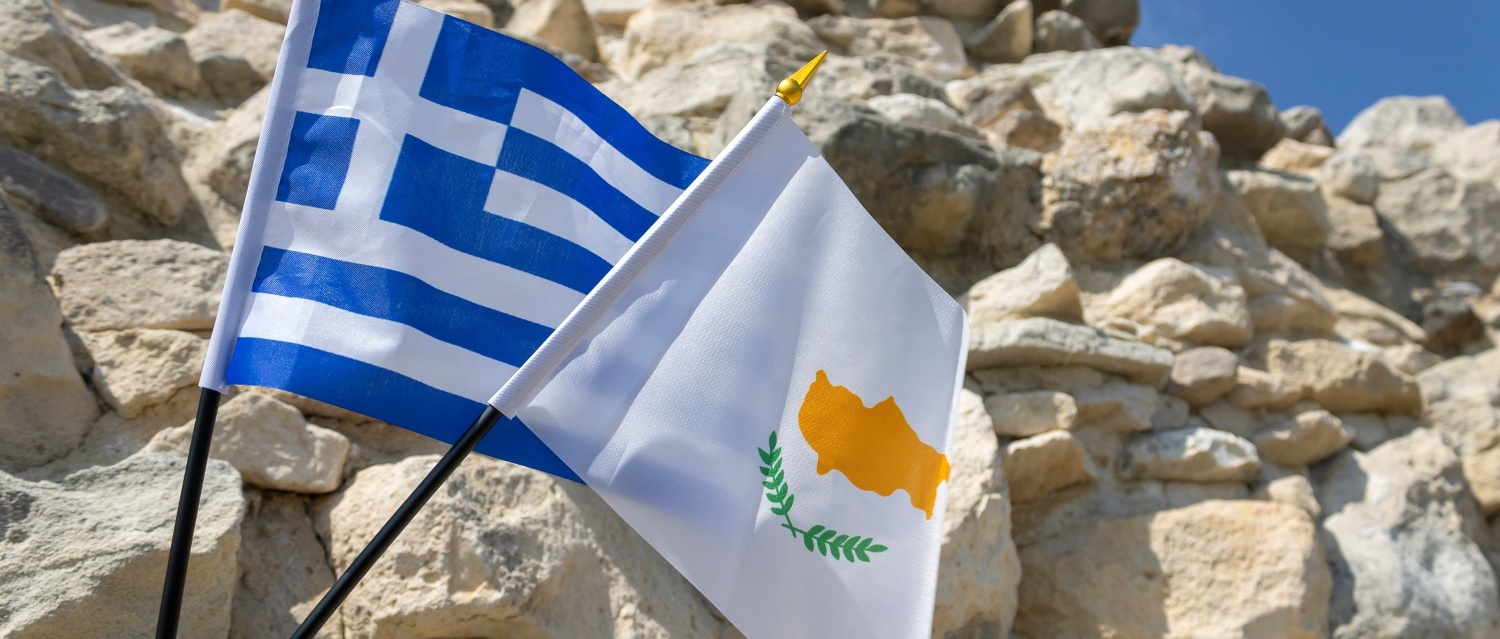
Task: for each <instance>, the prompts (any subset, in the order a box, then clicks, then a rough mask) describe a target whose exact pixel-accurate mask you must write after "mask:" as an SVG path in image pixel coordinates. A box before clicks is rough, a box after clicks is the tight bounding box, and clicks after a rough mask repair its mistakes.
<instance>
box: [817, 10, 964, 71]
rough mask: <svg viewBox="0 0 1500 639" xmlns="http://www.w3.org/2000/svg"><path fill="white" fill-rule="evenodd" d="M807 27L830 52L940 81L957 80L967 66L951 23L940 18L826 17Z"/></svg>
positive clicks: (958, 38)
mask: <svg viewBox="0 0 1500 639" xmlns="http://www.w3.org/2000/svg"><path fill="white" fill-rule="evenodd" d="M807 24H808V26H810V27H812V28H813V31H814V32H816V33H817V34H818V37H819V38H821V39H822V40H823V42H825V43H827V44H828V50H829V51H831V52H833V53H837V54H841V55H849V56H858V57H868V58H876V59H890V60H893V61H900V62H902V63H905V64H909V65H911V66H913V67H915V68H917V69H918V70H920V71H922V72H923V73H924V75H931V76H934V77H937V78H943V79H946V78H956V77H959V76H961V75H963V73H964V69H966V68H967V67H968V60H967V59H966V58H965V57H964V44H963V39H962V38H960V37H959V35H958V31H957V30H955V29H954V28H953V23H952V22H949V21H947V20H944V19H942V18H934V17H931V16H921V17H914V18H902V19H900V20H885V19H878V18H877V19H868V20H860V19H858V18H851V17H847V16H832V15H827V16H819V17H817V18H813V19H812V20H809V21H808V22H807Z"/></svg>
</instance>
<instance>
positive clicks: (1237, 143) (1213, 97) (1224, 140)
mask: <svg viewBox="0 0 1500 639" xmlns="http://www.w3.org/2000/svg"><path fill="white" fill-rule="evenodd" d="M1161 53H1162V55H1163V56H1164V57H1166V58H1167V59H1170V60H1172V61H1173V62H1175V63H1176V64H1177V68H1178V72H1179V73H1180V74H1181V75H1182V81H1183V84H1184V85H1186V87H1187V89H1188V93H1189V94H1190V95H1192V96H1193V101H1194V102H1195V103H1197V105H1198V114H1199V115H1200V116H1202V118H1203V130H1205V131H1208V132H1209V133H1212V134H1214V138H1216V139H1217V140H1218V141H1219V146H1220V147H1221V148H1222V149H1223V152H1224V156H1225V157H1228V158H1239V159H1249V160H1253V159H1255V158H1258V157H1260V156H1261V155H1262V154H1264V153H1265V152H1266V151H1268V150H1270V148H1271V147H1273V146H1276V143H1277V142H1278V141H1280V140H1281V138H1283V137H1285V136H1286V124H1284V123H1282V121H1281V114H1280V113H1279V112H1277V111H1276V106H1275V105H1273V104H1271V96H1270V95H1269V94H1268V93H1267V92H1266V88H1265V87H1264V86H1262V85H1260V84H1258V83H1255V82H1251V81H1249V80H1246V79H1244V78H1236V77H1232V76H1227V75H1221V74H1220V73H1219V70H1218V69H1217V68H1215V67H1214V65H1213V63H1211V62H1209V61H1208V58H1205V57H1203V54H1201V53H1199V52H1198V51H1197V50H1195V49H1192V48H1189V47H1176V46H1168V47H1163V48H1162V49H1161Z"/></svg>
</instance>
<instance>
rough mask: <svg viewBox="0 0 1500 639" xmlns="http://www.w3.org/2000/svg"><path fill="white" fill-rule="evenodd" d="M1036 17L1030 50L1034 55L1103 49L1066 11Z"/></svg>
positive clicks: (1077, 20) (1085, 27)
mask: <svg viewBox="0 0 1500 639" xmlns="http://www.w3.org/2000/svg"><path fill="white" fill-rule="evenodd" d="M1039 13H1041V15H1040V16H1037V19H1036V25H1035V26H1034V27H1033V28H1034V34H1033V35H1032V38H1031V49H1032V51H1034V52H1036V53H1051V52H1053V51H1090V50H1093V49H1098V48H1101V47H1103V46H1104V45H1103V44H1100V43H1099V39H1098V38H1095V37H1094V34H1092V33H1089V28H1088V25H1086V24H1084V23H1083V20H1080V19H1078V16H1075V15H1073V14H1071V13H1068V12H1066V11H1044V12H1039Z"/></svg>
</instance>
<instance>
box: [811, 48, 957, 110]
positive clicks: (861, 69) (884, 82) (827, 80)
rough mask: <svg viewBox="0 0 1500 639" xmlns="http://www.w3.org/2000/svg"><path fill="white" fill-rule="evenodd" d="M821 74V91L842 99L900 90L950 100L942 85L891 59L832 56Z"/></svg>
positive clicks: (819, 87) (890, 93)
mask: <svg viewBox="0 0 1500 639" xmlns="http://www.w3.org/2000/svg"><path fill="white" fill-rule="evenodd" d="M818 73H819V75H818V80H817V82H818V94H819V95H827V96H828V97H831V98H837V99H840V100H868V99H870V98H873V97H875V96H877V95H895V94H897V93H910V94H912V95H920V96H922V97H924V98H933V99H935V100H945V99H947V97H946V96H947V94H946V93H945V92H944V91H943V87H942V85H940V84H938V83H937V82H935V81H934V80H933V79H932V78H929V77H926V76H924V75H922V74H921V73H920V72H919V71H917V70H916V69H913V68H911V67H910V66H907V65H906V64H897V63H893V62H891V61H889V60H884V59H875V58H850V57H845V56H830V57H828V58H827V59H825V60H824V61H823V66H822V67H821V68H820V70H819V72H818ZM825 74H826V75H825Z"/></svg>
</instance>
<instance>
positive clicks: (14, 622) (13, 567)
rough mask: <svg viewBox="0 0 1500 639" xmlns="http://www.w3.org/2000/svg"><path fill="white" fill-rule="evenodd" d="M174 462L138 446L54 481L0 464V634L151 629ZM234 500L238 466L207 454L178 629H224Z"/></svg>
mask: <svg viewBox="0 0 1500 639" xmlns="http://www.w3.org/2000/svg"><path fill="white" fill-rule="evenodd" d="M183 466H184V460H183V459H182V458H181V457H177V456H175V455H143V456H137V457H132V458H130V459H127V460H125V461H123V462H121V463H119V464H116V465H113V466H104V467H99V468H90V469H88V470H83V471H79V472H77V473H74V474H72V475H69V476H67V477H66V478H64V479H62V480H61V481H59V482H45V481H43V482H35V483H33V482H28V481H23V480H21V479H18V478H15V477H11V476H9V475H6V474H3V473H0V529H3V530H0V635H4V636H6V637H14V638H15V639H45V638H50V637H149V636H152V632H153V630H154V628H155V627H156V610H157V605H158V604H159V602H160V598H161V584H162V575H163V574H165V571H166V565H167V549H168V547H169V545H170V543H171V538H172V520H173V517H174V515H175V513H176V511H177V496H178V495H177V493H178V490H179V489H180V487H181V486H182V475H183ZM244 504H245V502H244V497H243V496H241V494H240V479H239V475H238V474H237V473H235V472H234V469H233V468H230V466H229V464H225V463H223V462H209V465H208V472H207V476H206V478H205V480H204V483H203V499H202V501H201V502H200V503H199V511H198V525H197V528H196V529H195V530H194V531H193V554H192V560H191V561H190V562H189V563H188V576H187V587H186V589H185V592H186V596H185V597H184V600H183V606H182V618H181V626H180V629H179V633H180V636H183V637H224V636H225V635H226V634H227V633H228V631H229V615H230V610H229V609H230V606H229V602H230V601H231V599H233V598H234V593H235V586H236V584H237V582H238V581H239V569H238V567H237V565H236V555H237V553H238V551H239V546H240V534H239V531H240V519H241V517H242V516H243V514H244V508H245V506H244Z"/></svg>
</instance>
